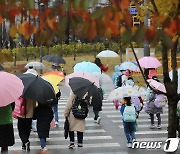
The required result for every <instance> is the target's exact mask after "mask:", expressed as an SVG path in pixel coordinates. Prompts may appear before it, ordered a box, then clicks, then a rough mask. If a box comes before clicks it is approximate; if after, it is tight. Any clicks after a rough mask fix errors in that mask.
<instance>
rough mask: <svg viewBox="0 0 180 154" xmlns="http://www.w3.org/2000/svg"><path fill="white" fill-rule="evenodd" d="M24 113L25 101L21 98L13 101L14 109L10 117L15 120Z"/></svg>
mask: <svg viewBox="0 0 180 154" xmlns="http://www.w3.org/2000/svg"><path fill="white" fill-rule="evenodd" d="M25 111H26V100H25V99H24V98H22V97H19V98H18V99H17V100H16V101H15V108H14V111H13V113H12V116H13V117H14V118H16V119H17V117H19V116H24V115H25Z"/></svg>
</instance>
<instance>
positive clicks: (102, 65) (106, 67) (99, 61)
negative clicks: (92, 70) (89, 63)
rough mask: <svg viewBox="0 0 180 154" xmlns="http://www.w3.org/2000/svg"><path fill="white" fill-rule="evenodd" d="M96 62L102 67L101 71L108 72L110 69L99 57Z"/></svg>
mask: <svg viewBox="0 0 180 154" xmlns="http://www.w3.org/2000/svg"><path fill="white" fill-rule="evenodd" d="M94 63H95V64H96V65H97V66H98V67H99V68H100V69H101V72H106V71H107V70H108V69H109V67H108V65H104V64H102V63H101V60H100V59H99V58H96V59H95V60H94Z"/></svg>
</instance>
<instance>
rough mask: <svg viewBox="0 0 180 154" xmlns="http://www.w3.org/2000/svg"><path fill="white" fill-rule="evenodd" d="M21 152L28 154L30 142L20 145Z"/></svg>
mask: <svg viewBox="0 0 180 154" xmlns="http://www.w3.org/2000/svg"><path fill="white" fill-rule="evenodd" d="M22 151H24V152H29V151H30V142H27V143H25V144H23V145H22Z"/></svg>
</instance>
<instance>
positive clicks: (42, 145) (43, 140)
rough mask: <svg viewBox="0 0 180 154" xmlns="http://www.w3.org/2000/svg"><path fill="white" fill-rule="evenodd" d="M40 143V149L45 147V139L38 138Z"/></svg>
mask: <svg viewBox="0 0 180 154" xmlns="http://www.w3.org/2000/svg"><path fill="white" fill-rule="evenodd" d="M40 142H41V148H44V147H46V138H45V137H43V138H40Z"/></svg>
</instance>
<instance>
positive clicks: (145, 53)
mask: <svg viewBox="0 0 180 154" xmlns="http://www.w3.org/2000/svg"><path fill="white" fill-rule="evenodd" d="M147 3H148V0H144V5H147ZM148 19H149V15H148V11H146V14H145V16H144V26H145V27H146V28H147V27H148ZM144 56H150V48H149V43H148V41H147V40H146V39H145V40H144Z"/></svg>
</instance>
